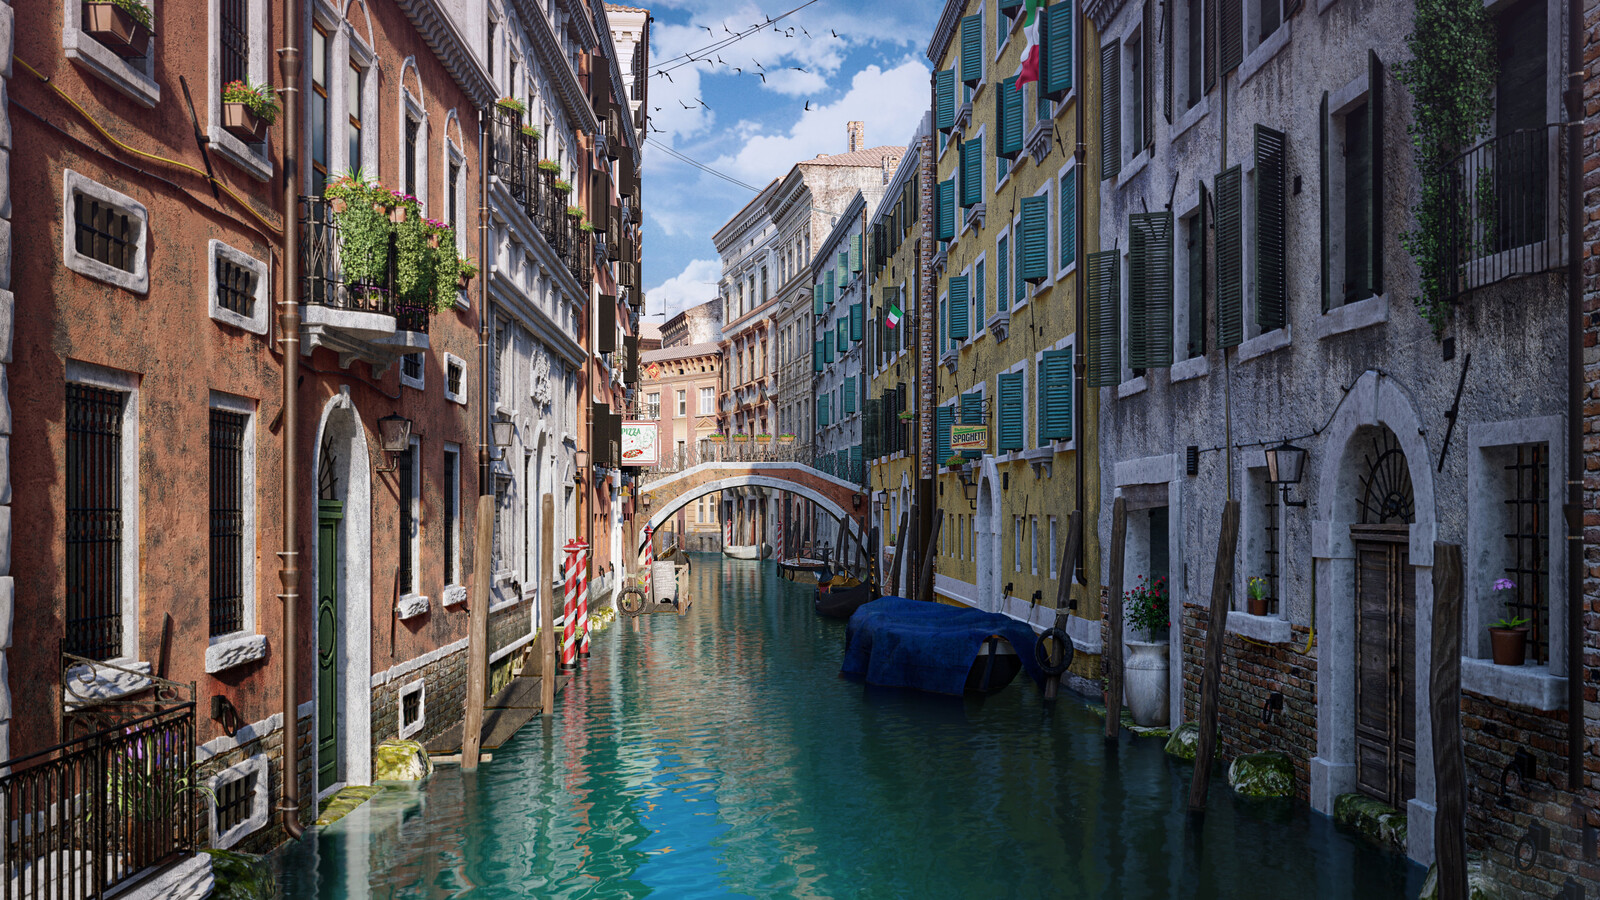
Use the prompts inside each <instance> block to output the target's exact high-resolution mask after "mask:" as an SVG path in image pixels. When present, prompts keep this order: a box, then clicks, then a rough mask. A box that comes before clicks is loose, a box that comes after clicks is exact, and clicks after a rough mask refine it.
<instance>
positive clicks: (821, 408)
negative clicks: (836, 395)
mask: <svg viewBox="0 0 1600 900" xmlns="http://www.w3.org/2000/svg"><path fill="white" fill-rule="evenodd" d="M832 401H833V397H832V396H830V395H828V394H823V395H822V396H821V397H818V398H817V427H818V428H826V427H828V407H829V406H832V405H833V403H832Z"/></svg>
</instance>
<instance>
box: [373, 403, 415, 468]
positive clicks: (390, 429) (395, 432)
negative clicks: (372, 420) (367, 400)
mask: <svg viewBox="0 0 1600 900" xmlns="http://www.w3.org/2000/svg"><path fill="white" fill-rule="evenodd" d="M409 446H411V420H410V419H408V418H406V417H405V416H402V415H400V414H399V413H390V414H388V415H387V416H384V417H383V418H381V419H379V420H378V449H380V450H382V451H383V452H384V453H387V454H389V465H387V466H379V467H378V468H377V471H379V472H393V471H394V470H395V465H396V464H395V461H394V455H395V454H396V453H403V452H405V449H406V448H407V447H409Z"/></svg>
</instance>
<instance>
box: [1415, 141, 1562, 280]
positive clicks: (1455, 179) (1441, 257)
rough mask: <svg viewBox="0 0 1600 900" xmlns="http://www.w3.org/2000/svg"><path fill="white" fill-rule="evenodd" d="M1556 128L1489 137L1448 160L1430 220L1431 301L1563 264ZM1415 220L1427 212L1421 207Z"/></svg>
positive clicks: (1560, 190)
mask: <svg viewBox="0 0 1600 900" xmlns="http://www.w3.org/2000/svg"><path fill="white" fill-rule="evenodd" d="M1564 127H1565V126H1564V125H1561V124H1552V125H1545V126H1543V127H1541V128H1530V129H1525V130H1522V131H1512V132H1508V133H1506V134H1502V135H1496V136H1495V137H1492V138H1490V139H1488V140H1486V141H1484V142H1483V143H1481V144H1478V145H1477V146H1476V147H1473V148H1472V149H1471V150H1468V151H1467V152H1465V153H1463V154H1461V155H1460V156H1459V157H1457V158H1456V159H1455V160H1453V161H1452V162H1450V163H1449V164H1448V165H1446V166H1445V167H1444V169H1443V170H1442V171H1441V172H1439V173H1438V175H1437V176H1436V177H1440V178H1443V179H1444V181H1445V188H1446V190H1445V192H1444V199H1443V200H1442V201H1441V208H1440V209H1439V210H1437V211H1436V213H1435V218H1437V220H1438V221H1439V223H1440V225H1441V229H1440V230H1441V237H1442V240H1441V241H1439V242H1438V244H1437V246H1438V248H1439V249H1438V251H1437V252H1438V257H1437V258H1436V259H1435V260H1434V261H1433V265H1432V267H1431V268H1432V270H1433V273H1432V274H1433V278H1434V280H1435V284H1436V285H1437V290H1438V296H1439V298H1440V299H1442V300H1456V299H1459V298H1460V297H1462V296H1463V295H1465V294H1467V293H1469V292H1471V291H1473V290H1477V289H1479V288H1483V287H1488V286H1489V285H1492V284H1497V283H1499V282H1502V281H1506V280H1508V279H1512V278H1521V277H1525V276H1529V275H1537V274H1539V273H1541V272H1548V271H1551V270H1553V269H1555V268H1557V267H1559V266H1561V265H1562V264H1563V263H1565V262H1566V253H1565V249H1566V246H1565V242H1564V241H1563V240H1562V235H1564V234H1565V233H1566V229H1567V228H1571V227H1573V226H1572V223H1570V222H1567V221H1566V219H1565V208H1566V204H1565V202H1564V201H1565V198H1566V192H1567V191H1569V190H1572V189H1573V187H1572V185H1570V184H1568V183H1567V178H1566V168H1567V167H1566V157H1567V151H1566V141H1565V140H1563V138H1562V135H1561V129H1562V128H1564ZM1422 213H1423V215H1425V216H1426V215H1427V214H1428V213H1429V211H1428V210H1426V209H1424V210H1422Z"/></svg>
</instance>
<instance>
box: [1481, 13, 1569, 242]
mask: <svg viewBox="0 0 1600 900" xmlns="http://www.w3.org/2000/svg"><path fill="white" fill-rule="evenodd" d="M1548 17H1549V8H1548V5H1547V3H1546V2H1545V0H1519V2H1517V3H1514V4H1512V5H1511V6H1510V7H1509V8H1508V9H1506V10H1505V11H1504V12H1502V13H1500V14H1499V15H1498V16H1496V17H1495V20H1494V29H1495V44H1496V49H1497V51H1498V56H1499V63H1500V68H1499V71H1498V73H1497V74H1496V78H1495V111H1494V133H1495V135H1496V136H1497V137H1498V138H1499V141H1498V146H1497V148H1496V151H1495V154H1494V155H1495V162H1494V166H1495V168H1496V170H1497V171H1496V174H1495V181H1496V182H1497V183H1498V184H1499V185H1501V187H1499V189H1498V190H1497V191H1496V194H1497V196H1496V197H1495V200H1494V205H1495V206H1497V207H1498V210H1497V216H1496V218H1497V219H1498V222H1497V224H1498V228H1497V233H1496V234H1495V235H1493V237H1492V238H1491V239H1492V241H1493V246H1494V247H1495V249H1496V250H1509V249H1512V248H1514V247H1521V246H1524V245H1527V244H1532V243H1534V242H1536V241H1539V240H1542V239H1544V237H1545V235H1546V229H1547V228H1548V227H1549V225H1548V223H1547V222H1546V218H1547V213H1546V210H1547V209H1548V204H1549V202H1550V201H1551V200H1552V199H1553V198H1554V195H1553V194H1549V193H1548V191H1549V190H1550V188H1549V185H1550V177H1549V172H1550V166H1551V164H1552V162H1553V161H1554V156H1553V155H1552V154H1553V150H1552V149H1551V146H1550V129H1548V128H1546V127H1545V123H1546V122H1548V121H1553V120H1555V119H1556V118H1557V117H1556V116H1554V115H1552V114H1551V113H1550V112H1549V101H1548V99H1547V97H1548V95H1549V92H1550V88H1549V66H1550V60H1551V59H1557V58H1559V57H1557V56H1556V50H1555V49H1554V48H1553V47H1550V46H1549V45H1548V41H1549V37H1548V30H1547V20H1548ZM1518 132H1521V133H1520V134H1518ZM1512 135H1516V136H1515V137H1512ZM1519 169H1520V170H1523V171H1520V172H1518V171H1517V170H1519ZM1511 185H1521V186H1524V187H1523V188H1522V189H1517V188H1513V187H1511Z"/></svg>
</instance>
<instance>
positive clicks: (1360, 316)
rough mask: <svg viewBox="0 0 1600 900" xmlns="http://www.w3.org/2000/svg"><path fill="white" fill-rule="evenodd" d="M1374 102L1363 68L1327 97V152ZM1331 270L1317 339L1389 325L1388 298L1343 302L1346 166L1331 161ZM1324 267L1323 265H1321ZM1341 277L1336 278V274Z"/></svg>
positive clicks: (1375, 296) (1376, 296)
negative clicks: (1350, 119)
mask: <svg viewBox="0 0 1600 900" xmlns="http://www.w3.org/2000/svg"><path fill="white" fill-rule="evenodd" d="M1371 98H1372V85H1371V80H1370V73H1369V72H1368V71H1367V70H1366V69H1365V68H1363V69H1362V70H1361V73H1360V74H1358V75H1357V76H1356V77H1355V78H1352V79H1351V80H1350V81H1348V82H1346V83H1345V85H1344V86H1343V87H1341V88H1339V89H1338V90H1336V91H1333V92H1332V93H1330V94H1329V95H1328V122H1327V126H1328V152H1329V153H1330V155H1331V154H1332V153H1333V149H1334V148H1335V147H1340V146H1343V145H1344V135H1345V118H1346V116H1347V115H1348V114H1349V113H1350V112H1352V111H1353V110H1355V109H1356V108H1357V107H1360V106H1364V105H1365V104H1367V103H1369V102H1370V101H1371ZM1327 187H1328V209H1327V213H1326V214H1327V221H1328V238H1327V240H1328V267H1329V268H1328V270H1327V271H1324V272H1322V273H1321V275H1322V278H1324V279H1327V280H1328V283H1329V284H1330V285H1333V286H1334V287H1333V288H1330V291H1329V297H1330V302H1329V304H1328V309H1327V310H1326V311H1325V312H1323V313H1322V314H1321V315H1320V316H1318V317H1317V319H1316V323H1317V339H1318V340H1322V339H1325V338H1329V337H1332V336H1333V335H1336V334H1344V333H1345V332H1348V331H1355V330H1357V329H1361V328H1366V327H1368V326H1371V325H1379V324H1382V323H1384V322H1387V321H1389V299H1388V296H1387V295H1385V294H1373V295H1371V296H1369V297H1363V298H1362V299H1360V300H1352V301H1350V302H1348V303H1346V302H1344V298H1343V294H1344V291H1343V289H1342V288H1338V285H1341V284H1343V283H1344V278H1343V273H1344V266H1345V259H1344V216H1345V212H1344V210H1345V206H1344V200H1345V191H1344V162H1343V159H1342V158H1341V159H1339V160H1333V159H1330V160H1329V163H1328V186H1327ZM1318 265H1319V266H1320V265H1321V264H1320V263H1319V264H1318ZM1335 272H1338V273H1340V275H1339V277H1335V276H1334V274H1333V273H1335Z"/></svg>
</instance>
